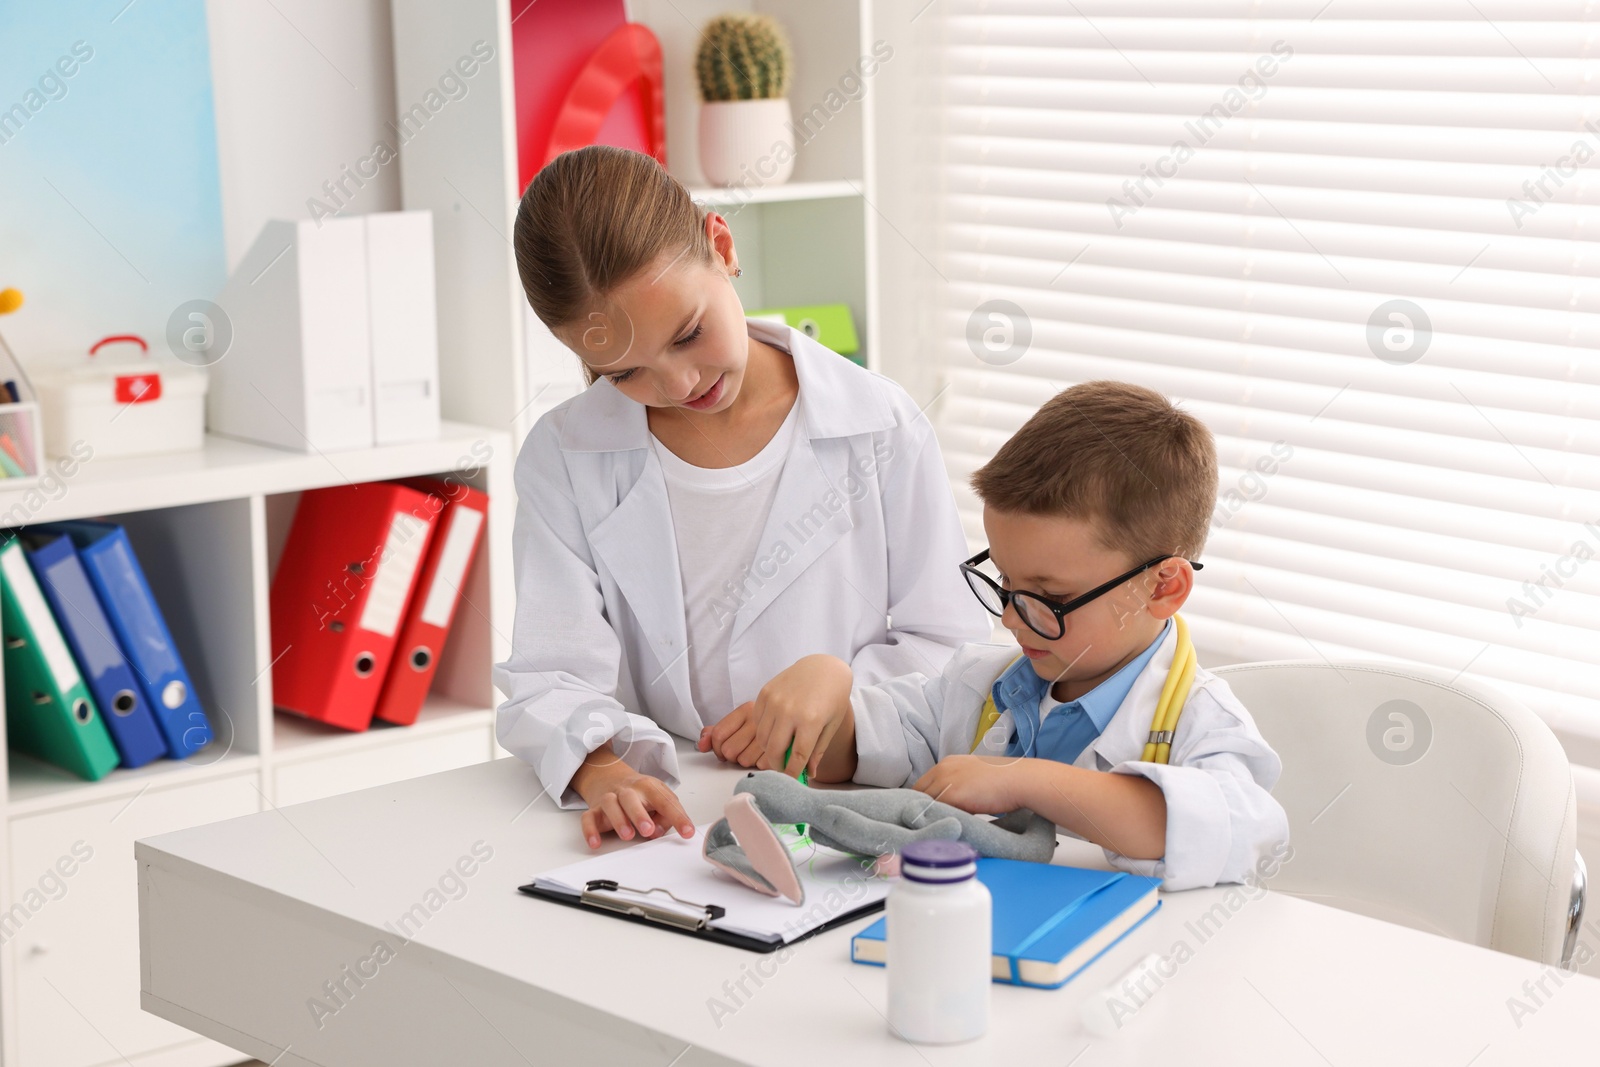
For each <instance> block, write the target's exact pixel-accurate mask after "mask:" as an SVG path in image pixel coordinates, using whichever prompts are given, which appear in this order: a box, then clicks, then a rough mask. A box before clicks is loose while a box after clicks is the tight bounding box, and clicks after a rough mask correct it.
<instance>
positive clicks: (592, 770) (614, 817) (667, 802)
mask: <svg viewBox="0 0 1600 1067" xmlns="http://www.w3.org/2000/svg"><path fill="white" fill-rule="evenodd" d="M580 771H581V773H580V774H576V775H573V778H572V787H573V788H574V789H576V790H577V791H578V794H579V795H580V796H582V797H583V799H584V802H585V803H586V804H588V805H589V810H588V811H586V812H584V813H583V820H582V828H583V839H584V840H585V841H587V842H588V843H589V847H590V848H599V847H600V835H601V834H604V833H605V832H606V831H608V830H614V831H616V834H617V836H618V837H620V838H622V839H623V840H624V841H631V840H633V836H634V834H635V832H637V833H638V835H639V836H640V837H643V838H651V837H663V836H665V835H666V833H667V830H668V829H675V830H677V831H678V835H679V836H680V837H686V838H687V837H693V836H694V822H693V821H692V820H691V819H690V818H689V815H688V813H687V812H685V811H684V810H683V805H682V804H681V803H680V802H679V801H678V797H677V794H675V793H674V792H673V791H672V788H671V787H670V786H668V785H667V783H666V782H663V781H662V780H661V779H659V778H655V777H653V776H651V775H648V774H641V773H640V772H638V771H636V770H634V769H633V768H632V767H630V766H628V765H627V764H626V763H624V762H623V761H622V760H620V759H617V760H614V761H613V762H611V763H609V764H606V765H604V766H595V765H586V766H584V767H582V768H580Z"/></svg>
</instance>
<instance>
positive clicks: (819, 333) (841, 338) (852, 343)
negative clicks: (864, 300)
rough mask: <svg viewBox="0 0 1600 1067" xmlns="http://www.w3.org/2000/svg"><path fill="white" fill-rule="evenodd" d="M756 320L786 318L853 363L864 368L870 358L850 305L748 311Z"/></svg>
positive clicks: (791, 324)
mask: <svg viewBox="0 0 1600 1067" xmlns="http://www.w3.org/2000/svg"><path fill="white" fill-rule="evenodd" d="M745 314H746V315H748V316H749V317H750V318H752V319H770V320H771V321H773V322H779V321H782V322H784V323H787V324H788V325H790V326H793V327H794V328H795V329H797V330H799V331H800V332H801V333H803V334H805V335H806V336H807V337H810V338H813V339H815V340H816V341H818V342H820V343H822V344H824V345H826V346H827V347H829V348H831V349H833V350H834V351H835V352H837V353H839V354H840V355H841V356H843V357H845V358H846V359H848V360H849V361H850V362H852V363H856V364H859V365H861V366H863V367H865V366H866V365H867V361H866V359H865V358H864V357H863V356H862V355H861V342H860V340H859V339H857V337H856V324H855V322H854V321H853V320H852V319H851V318H850V305H849V304H808V305H806V306H804V307H792V308H766V309H765V310H762V311H747V312H745Z"/></svg>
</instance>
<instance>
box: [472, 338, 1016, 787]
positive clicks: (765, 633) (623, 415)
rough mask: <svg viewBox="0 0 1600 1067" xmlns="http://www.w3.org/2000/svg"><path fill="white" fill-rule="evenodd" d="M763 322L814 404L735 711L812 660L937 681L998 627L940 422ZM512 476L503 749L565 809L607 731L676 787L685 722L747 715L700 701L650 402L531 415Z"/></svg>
mask: <svg viewBox="0 0 1600 1067" xmlns="http://www.w3.org/2000/svg"><path fill="white" fill-rule="evenodd" d="M746 327H747V329H748V330H749V332H750V334H751V335H752V336H754V337H756V338H758V339H760V340H763V341H766V342H767V343H769V344H773V345H776V346H777V347H779V348H783V349H786V350H788V351H789V352H790V353H791V354H792V356H793V358H794V363H795V369H796V372H797V375H798V377H799V383H800V397H801V399H802V401H803V406H802V409H801V415H802V421H801V424H800V426H799V427H798V430H799V432H797V433H796V434H795V435H794V446H793V450H792V451H791V452H790V454H789V456H788V457H787V459H786V460H785V462H784V467H783V471H782V474H781V475H780V476H779V481H778V488H777V492H776V496H775V497H774V499H773V503H772V509H771V512H770V514H769V516H768V519H767V522H766V526H765V527H764V529H763V532H762V535H761V540H760V542H759V546H758V547H757V549H756V554H755V558H754V560H753V561H752V564H751V570H750V572H749V576H748V579H747V581H746V582H745V583H744V586H743V589H742V590H741V591H740V593H739V595H738V599H739V600H742V603H740V604H739V606H738V608H737V612H736V614H735V615H734V617H733V620H732V623H731V625H732V635H731V637H730V640H729V646H728V672H729V680H730V688H731V691H732V694H733V699H734V703H735V705H737V704H739V703H742V702H743V701H746V700H753V699H754V698H755V696H756V695H757V693H758V692H759V691H760V689H761V687H762V686H763V685H764V684H766V682H767V681H768V680H770V679H771V678H772V676H773V675H775V674H777V673H778V672H779V671H781V670H783V669H784V668H786V667H788V666H789V665H791V664H792V663H793V662H794V661H795V660H797V659H799V658H801V657H802V656H806V655H809V654H812V653H819V652H823V653H829V654H831V655H834V656H837V657H839V658H840V659H843V660H845V661H846V662H848V663H850V664H851V666H852V667H853V668H854V670H855V672H856V676H857V677H858V678H860V679H862V680H864V681H867V682H873V681H879V680H882V679H885V678H891V677H894V676H896V675H901V674H906V673H909V672H913V671H924V672H927V673H930V674H937V673H938V672H939V671H941V670H943V668H944V665H945V663H946V662H947V661H948V660H949V658H950V656H951V655H952V654H953V653H954V651H955V649H956V648H958V647H959V646H960V645H961V644H962V643H964V642H966V641H971V640H976V639H979V638H980V637H982V636H984V635H986V634H987V633H988V632H989V626H988V620H987V616H986V615H985V614H984V612H983V609H982V607H981V606H980V605H979V604H978V602H977V600H976V599H975V598H974V597H973V596H972V593H971V592H969V591H968V589H967V587H966V584H965V583H964V581H963V580H962V578H961V575H960V572H959V570H958V569H957V564H959V563H960V562H961V560H962V559H963V558H964V557H965V556H966V554H967V550H966V540H965V538H964V537H963V535H962V531H961V526H960V522H959V520H958V518H957V516H956V510H955V503H954V500H953V499H952V497H951V493H950V484H949V481H948V478H947V475H946V472H945V467H944V461H943V459H942V457H941V456H940V453H939V446H938V444H937V442H936V441H935V439H934V436H933V432H932V428H931V427H930V425H929V422H928V419H927V418H926V417H924V416H923V415H922V414H921V413H920V412H919V411H918V409H917V405H916V404H915V403H913V402H912V400H911V398H910V397H909V396H908V395H906V392H905V390H903V389H901V388H900V387H899V386H898V385H896V384H895V383H893V382H891V381H889V380H888V379H887V378H884V377H881V376H879V375H876V374H872V373H869V372H867V371H865V370H863V369H861V368H860V367H857V366H856V365H855V364H853V363H851V362H849V361H848V360H846V359H844V358H843V357H841V356H839V355H837V354H836V353H834V352H832V351H830V350H829V349H826V348H824V347H823V346H821V345H820V344H818V343H817V342H816V341H814V340H812V339H811V338H809V337H807V336H806V335H805V334H803V333H801V332H799V331H798V330H794V329H791V328H790V327H787V326H782V325H778V324H773V323H766V322H760V321H755V320H746ZM515 480H516V486H517V517H516V529H515V534H514V536H513V556H514V561H515V567H516V584H517V608H516V624H515V629H514V631H513V633H512V637H511V646H512V648H511V656H510V658H509V659H507V660H506V661H505V662H504V663H499V664H496V665H495V673H494V682H495V685H496V686H497V687H498V688H499V689H500V691H501V692H502V693H504V694H505V695H506V701H505V703H503V704H501V705H500V709H499V712H498V715H497V717H496V723H495V730H496V734H497V736H498V737H499V739H500V744H501V745H503V746H505V748H506V749H507V750H508V751H510V752H512V753H513V754H515V755H516V756H517V757H519V758H520V759H522V760H525V761H526V762H527V763H529V764H531V765H532V766H533V768H534V769H535V770H536V771H537V772H538V774H539V779H540V781H541V782H542V783H543V784H544V786H545V787H546V789H547V790H548V791H549V792H550V794H551V795H552V796H554V797H556V798H557V802H558V803H559V804H560V806H561V807H563V808H575V807H582V806H583V801H582V798H581V797H580V796H579V795H578V794H577V792H576V791H575V790H573V789H571V788H570V785H569V783H570V780H571V778H572V774H573V772H574V771H575V770H576V769H577V768H578V766H579V765H580V764H581V763H582V762H583V759H584V757H585V756H586V755H587V754H588V753H589V752H591V751H593V750H594V749H597V748H599V747H600V746H601V745H603V744H606V743H608V742H609V743H611V745H612V748H613V750H614V751H616V752H617V754H618V755H620V756H621V757H622V758H623V759H625V760H626V761H627V762H628V764H629V765H630V766H632V767H634V768H635V769H636V770H639V771H642V772H645V773H647V774H652V775H655V776H657V777H660V778H662V779H664V780H665V781H666V782H667V783H668V784H669V785H674V786H675V785H676V784H677V783H678V764H677V755H676V753H675V751H674V748H673V743H672V740H671V738H670V737H669V736H668V734H669V733H673V734H677V735H679V736H681V737H690V738H694V737H698V736H699V734H700V730H701V727H702V726H703V725H706V724H710V723H714V722H716V721H717V720H719V719H721V718H722V717H723V716H724V715H726V714H727V713H728V712H729V711H731V710H733V709H732V708H702V709H698V710H697V709H696V708H695V707H694V705H693V701H692V699H691V697H690V688H689V657H688V655H687V652H688V649H687V647H686V646H687V637H686V630H687V624H686V620H685V613H684V602H683V583H682V578H681V576H680V573H679V570H678V550H677V544H676V540H675V537H674V533H673V525H672V516H671V512H670V510H669V508H668V503H667V487H666V481H665V479H664V477H663V474H662V470H661V465H660V462H659V460H658V459H657V457H656V455H655V453H654V450H653V449H652V448H651V447H650V430H649V427H648V425H647V423H646V416H645V408H644V407H643V406H642V405H640V404H637V403H635V402H634V401H632V400H629V399H628V398H627V397H625V396H623V395H622V394H621V393H620V392H618V391H617V389H616V388H615V387H613V386H612V385H611V384H610V383H609V382H607V381H605V380H604V379H602V380H600V381H598V382H596V383H595V384H594V385H592V386H590V387H589V388H588V389H586V390H585V391H584V392H583V393H581V394H579V395H578V396H577V397H574V398H573V399H572V400H569V401H567V402H566V403H564V404H562V405H561V406H559V407H557V408H555V409H554V410H553V411H551V412H549V413H548V414H546V415H545V416H544V417H543V418H541V419H540V420H539V422H538V424H537V425H535V426H534V428H533V430H532V431H531V432H530V433H529V434H528V439H527V441H526V442H525V443H524V445H523V447H522V451H521V453H520V455H519V456H518V457H517V464H516V470H515ZM731 595H732V594H730V596H731ZM736 602H737V601H732V600H730V603H736ZM704 758H706V759H715V758H716V757H715V756H712V755H711V754H709V753H708V754H706V755H705V757H704Z"/></svg>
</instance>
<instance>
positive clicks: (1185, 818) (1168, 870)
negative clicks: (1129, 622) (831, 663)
mask: <svg viewBox="0 0 1600 1067" xmlns="http://www.w3.org/2000/svg"><path fill="white" fill-rule="evenodd" d="M1177 644H1178V636H1177V630H1176V627H1174V628H1172V629H1171V631H1170V632H1169V633H1168V635H1167V639H1166V640H1165V641H1163V642H1162V644H1161V647H1160V648H1159V649H1157V650H1156V654H1155V655H1154V656H1152V657H1151V659H1150V663H1149V664H1148V665H1147V666H1146V667H1145V669H1144V670H1143V671H1142V672H1140V674H1139V677H1138V678H1137V679H1135V681H1134V683H1133V688H1132V689H1131V690H1129V692H1128V696H1127V699H1125V700H1124V701H1123V702H1122V706H1121V707H1119V708H1118V709H1117V712H1116V714H1115V715H1113V716H1112V717H1111V721H1110V722H1108V723H1106V728H1105V730H1104V731H1102V732H1101V734H1100V736H1099V737H1097V738H1095V740H1094V741H1092V742H1090V743H1089V745H1088V746H1087V747H1086V748H1084V750H1083V751H1082V752H1081V753H1079V755H1078V758H1077V759H1076V760H1074V761H1073V766H1075V767H1086V768H1090V769H1092V770H1100V771H1110V772H1111V773H1113V774H1137V775H1140V776H1142V777H1144V778H1148V779H1149V780H1150V781H1152V782H1154V783H1155V784H1156V785H1157V786H1159V787H1160V788H1161V792H1162V793H1163V794H1164V796H1165V797H1166V801H1167V852H1166V855H1165V856H1163V857H1162V858H1161V859H1159V860H1135V859H1129V858H1127V857H1125V856H1121V855H1118V854H1117V853H1115V852H1112V851H1111V850H1110V849H1106V850H1105V855H1106V860H1107V862H1109V863H1110V864H1111V865H1112V866H1113V867H1116V868H1118V869H1119V870H1125V871H1131V872H1132V873H1134V874H1143V875H1152V876H1155V877H1157V878H1161V879H1163V882H1162V888H1163V889H1169V890H1174V889H1193V888H1196V887H1198V886H1210V885H1218V884H1221V883H1225V882H1244V881H1246V880H1248V879H1249V877H1250V875H1251V872H1252V870H1254V869H1255V868H1256V864H1257V863H1258V862H1260V861H1262V860H1263V859H1265V858H1267V856H1268V854H1269V853H1270V852H1271V851H1272V849H1273V847H1274V846H1275V845H1277V844H1279V843H1280V842H1286V841H1288V839H1289V820H1288V817H1287V816H1286V815H1285V814H1284V811H1283V808H1282V806H1281V805H1279V804H1278V802H1277V801H1276V800H1274V799H1273V797H1272V793H1271V790H1272V787H1273V786H1274V785H1276V784H1277V781H1278V775H1279V774H1280V773H1281V772H1282V770H1283V764H1282V762H1281V761H1279V759H1278V755H1277V753H1275V752H1273V751H1272V749H1271V748H1270V747H1269V746H1268V745H1267V742H1266V740H1265V739H1264V738H1263V737H1262V736H1261V734H1260V732H1259V731H1258V730H1257V729H1256V725H1255V721H1254V720H1253V719H1251V718H1250V713H1249V712H1248V711H1246V710H1245V709H1244V706H1243V705H1242V704H1240V703H1239V700H1238V698H1237V697H1235V696H1234V695H1233V691H1232V690H1230V689H1229V688H1228V683H1227V682H1225V681H1223V680H1222V679H1221V678H1218V677H1217V676H1216V675H1214V674H1212V673H1211V672H1209V671H1207V670H1204V669H1203V668H1202V669H1197V670H1196V671H1195V676H1194V684H1193V687H1192V688H1191V689H1190V691H1189V699H1188V701H1187V702H1186V703H1185V704H1184V706H1183V713H1182V715H1181V716H1180V717H1179V719H1178V730H1177V736H1176V737H1175V738H1174V740H1173V745H1172V752H1171V756H1170V757H1169V758H1170V761H1171V762H1170V763H1167V764H1160V763H1147V762H1145V761H1143V760H1142V759H1140V757H1141V756H1142V755H1143V752H1144V744H1145V740H1146V738H1147V736H1148V735H1149V733H1150V719H1151V717H1152V716H1153V715H1154V714H1155V710H1156V703H1157V702H1158V701H1159V700H1160V698H1161V686H1162V684H1163V683H1164V682H1165V681H1166V677H1167V670H1168V668H1170V667H1171V666H1172V658H1173V655H1174V653H1175V652H1176V650H1177ZM1018 655H1019V653H1018V651H1017V649H1016V646H1014V645H997V644H974V645H968V646H966V647H964V648H962V649H961V651H959V652H957V653H956V654H955V656H954V657H952V659H951V660H950V663H949V665H948V666H947V667H946V668H945V670H944V672H943V673H942V674H941V675H938V676H932V677H930V676H924V675H911V676H908V677H904V678H894V679H891V680H889V681H887V682H884V683H881V684H879V685H876V686H870V687H857V688H856V690H855V691H854V692H853V693H852V695H851V704H852V707H853V708H854V711H855V717H856V750H857V753H858V764H857V768H856V774H855V780H856V781H857V782H859V783H861V784H863V785H880V786H909V785H911V784H913V783H914V782H916V780H917V779H918V778H920V777H922V775H924V774H925V773H927V772H928V770H930V769H931V768H932V767H933V765H934V764H935V763H937V762H938V761H939V760H941V759H943V758H944V757H945V756H948V755H952V754H957V753H967V752H976V754H977V755H1005V751H1006V744H1007V742H1008V741H1009V739H1010V737H1011V734H1012V732H1013V731H1012V724H1011V713H1010V712H1009V711H1004V712H1002V713H1001V715H1000V718H999V719H998V720H997V721H996V722H995V724H994V726H993V727H991V728H990V729H989V730H988V731H986V732H985V734H984V736H983V739H982V741H981V743H980V744H979V746H978V747H977V749H975V750H974V749H973V747H972V735H973V732H974V731H975V730H976V729H977V726H978V716H979V714H980V713H981V712H982V710H983V702H984V700H985V698H986V697H988V695H989V690H990V687H991V686H992V685H993V684H994V681H995V679H996V678H998V677H999V676H1000V675H1001V673H1002V672H1004V671H1005V669H1006V668H1007V667H1009V666H1010V665H1011V664H1012V662H1014V661H1015V660H1016V658H1017V656H1018ZM1052 714H1060V712H1059V711H1058V712H1053V713H1052Z"/></svg>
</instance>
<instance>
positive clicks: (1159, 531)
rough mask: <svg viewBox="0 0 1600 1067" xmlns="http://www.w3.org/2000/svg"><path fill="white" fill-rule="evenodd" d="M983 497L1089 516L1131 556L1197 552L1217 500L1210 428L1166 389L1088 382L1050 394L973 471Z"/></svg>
mask: <svg viewBox="0 0 1600 1067" xmlns="http://www.w3.org/2000/svg"><path fill="white" fill-rule="evenodd" d="M972 487H973V489H975V490H977V493H978V496H979V497H981V498H982V499H983V502H984V504H985V505H987V506H989V507H992V508H995V509H997V510H1000V511H1008V512H1016V513H1020V514H1025V515H1060V516H1066V517H1068V518H1075V519H1086V520H1089V521H1091V522H1092V523H1094V525H1095V526H1096V527H1097V530H1098V533H1099V536H1100V540H1101V543H1102V544H1104V545H1105V546H1106V547H1107V548H1111V549H1115V550H1117V551H1119V552H1126V553H1127V554H1128V556H1129V558H1130V559H1131V560H1132V561H1133V562H1134V563H1142V562H1144V561H1145V560H1147V559H1153V558H1155V557H1156V556H1160V555H1162V554H1164V553H1169V552H1170V553H1172V554H1173V555H1178V556H1183V557H1185V558H1188V559H1195V558H1197V557H1198V556H1199V555H1200V550H1201V549H1203V548H1204V547H1205V543H1206V534H1207V532H1208V530H1209V528H1210V524H1211V512H1212V509H1214V508H1215V507H1216V503H1217V449H1216V444H1215V442H1214V441H1213V440H1212V437H1211V431H1210V430H1208V429H1207V428H1206V427H1205V425H1204V424H1203V423H1201V422H1200V420H1199V419H1197V418H1195V417H1194V416H1193V415H1190V414H1189V413H1188V412H1186V411H1180V410H1178V408H1177V407H1175V406H1174V405H1173V404H1172V402H1171V401H1169V400H1168V399H1167V398H1166V397H1164V396H1162V395H1161V394H1160V393H1157V392H1155V391H1154V390H1152V389H1146V388H1144V387H1143V386H1138V385H1129V384H1128V383H1126V382H1104V381H1102V382H1084V383H1083V384H1081V385H1075V386H1073V387H1072V388H1070V389H1065V390H1063V391H1061V392H1059V393H1057V394H1056V395H1055V396H1053V397H1051V398H1050V400H1049V401H1048V402H1046V403H1045V405H1044V406H1043V407H1041V408H1040V409H1039V410H1038V411H1037V412H1035V413H1034V415H1033V417H1032V418H1031V419H1029V420H1028V421H1027V422H1026V423H1024V424H1023V426H1022V429H1020V430H1018V431H1017V432H1016V433H1015V434H1013V435H1012V437H1011V439H1010V440H1009V441H1007V442H1006V443H1005V444H1004V445H1001V446H1000V450H999V451H998V452H996V453H995V455H994V458H993V459H991V460H990V461H989V462H988V463H985V464H984V465H983V466H982V467H980V468H978V470H977V472H976V473H974V474H973V476H972Z"/></svg>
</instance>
